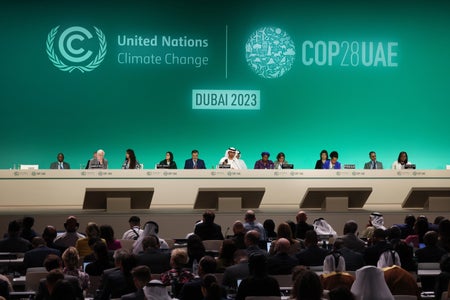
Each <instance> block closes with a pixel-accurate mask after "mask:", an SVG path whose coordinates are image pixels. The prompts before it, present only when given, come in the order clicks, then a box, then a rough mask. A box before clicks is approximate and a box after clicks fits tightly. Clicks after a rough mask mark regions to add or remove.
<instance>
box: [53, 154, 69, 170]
mask: <svg viewBox="0 0 450 300" xmlns="http://www.w3.org/2000/svg"><path fill="white" fill-rule="evenodd" d="M56 159H57V161H55V162H52V163H51V164H50V169H58V170H68V169H70V165H69V164H68V163H66V162H65V161H64V154H62V153H58V155H57V156H56Z"/></svg>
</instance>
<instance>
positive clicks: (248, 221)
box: [244, 210, 267, 241]
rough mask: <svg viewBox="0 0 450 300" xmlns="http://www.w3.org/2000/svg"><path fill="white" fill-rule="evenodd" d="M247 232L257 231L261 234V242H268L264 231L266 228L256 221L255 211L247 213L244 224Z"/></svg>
mask: <svg viewBox="0 0 450 300" xmlns="http://www.w3.org/2000/svg"><path fill="white" fill-rule="evenodd" d="M244 228H245V231H247V232H248V231H250V230H256V231H257V232H259V240H260V241H267V236H266V231H265V230H264V226H263V225H262V224H261V223H259V222H257V221H256V215H255V212H254V211H253V210H247V212H246V213H245V223H244Z"/></svg>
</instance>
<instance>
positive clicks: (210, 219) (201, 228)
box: [194, 210, 223, 241]
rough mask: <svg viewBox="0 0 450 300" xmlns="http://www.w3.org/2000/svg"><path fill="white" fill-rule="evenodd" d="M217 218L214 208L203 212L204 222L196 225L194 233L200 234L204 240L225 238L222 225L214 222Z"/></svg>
mask: <svg viewBox="0 0 450 300" xmlns="http://www.w3.org/2000/svg"><path fill="white" fill-rule="evenodd" d="M215 218H216V215H215V213H214V212H213V211H212V210H207V211H205V212H204V213H203V222H201V223H198V224H197V225H195V230H194V233H195V234H196V235H198V236H199V237H200V238H201V239H202V241H204V240H223V234H222V227H220V225H218V224H216V223H214V219H215Z"/></svg>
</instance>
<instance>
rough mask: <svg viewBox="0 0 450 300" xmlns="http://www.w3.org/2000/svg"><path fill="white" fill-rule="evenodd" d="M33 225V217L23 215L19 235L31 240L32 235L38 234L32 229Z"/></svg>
mask: <svg viewBox="0 0 450 300" xmlns="http://www.w3.org/2000/svg"><path fill="white" fill-rule="evenodd" d="M33 226H34V218H33V217H24V218H23V219H22V231H21V233H20V237H21V238H23V239H26V240H28V241H29V242H31V241H32V240H33V238H34V237H36V236H38V235H37V233H36V231H34V230H33Z"/></svg>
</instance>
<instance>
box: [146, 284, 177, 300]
mask: <svg viewBox="0 0 450 300" xmlns="http://www.w3.org/2000/svg"><path fill="white" fill-rule="evenodd" d="M144 295H145V298H146V299H147V300H172V298H170V296H169V293H168V292H167V289H166V287H165V286H164V285H163V283H162V282H161V281H160V280H156V279H154V280H151V281H150V282H149V283H148V284H147V286H145V287H144Z"/></svg>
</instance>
